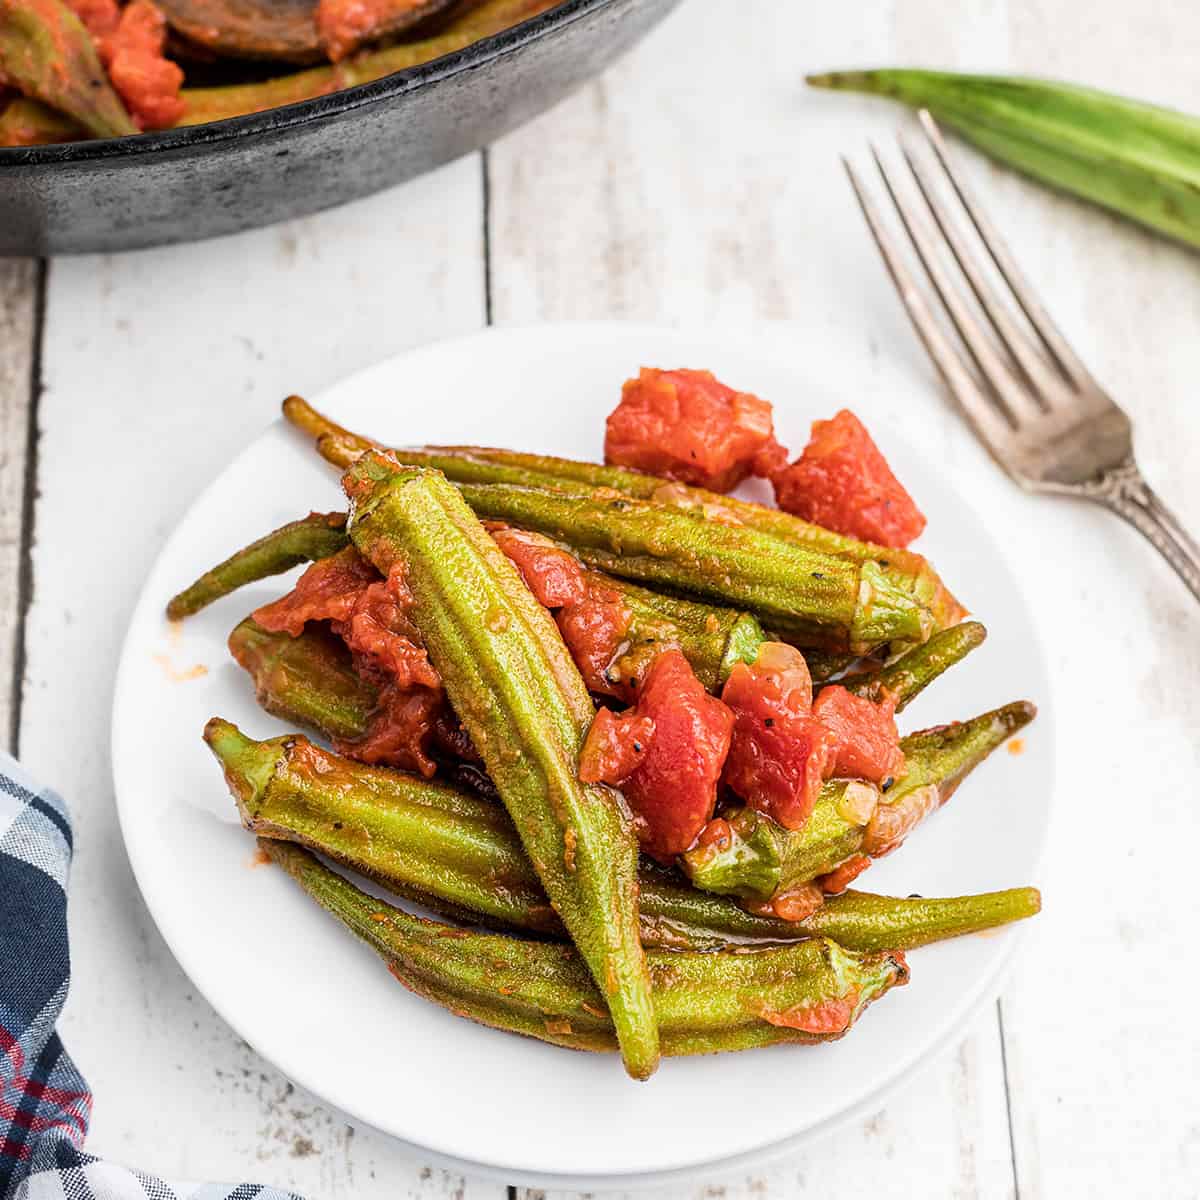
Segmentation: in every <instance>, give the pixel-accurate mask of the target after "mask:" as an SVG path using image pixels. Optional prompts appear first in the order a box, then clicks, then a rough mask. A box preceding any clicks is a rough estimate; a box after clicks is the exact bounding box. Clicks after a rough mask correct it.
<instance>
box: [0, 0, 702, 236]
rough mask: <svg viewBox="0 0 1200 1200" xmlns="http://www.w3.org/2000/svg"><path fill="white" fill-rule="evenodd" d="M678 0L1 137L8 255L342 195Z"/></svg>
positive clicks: (531, 95) (587, 60)
mask: <svg viewBox="0 0 1200 1200" xmlns="http://www.w3.org/2000/svg"><path fill="white" fill-rule="evenodd" d="M678 2H679V0H566V3H564V4H562V5H560V6H559V7H558V8H555V9H551V10H550V11H549V12H546V13H543V14H542V15H541V16H538V17H535V18H534V19H533V20H531V21H526V22H525V23H524V24H523V25H518V26H516V27H515V28H513V29H510V30H506V31H505V32H504V33H500V34H497V35H496V36H495V37H491V38H487V39H485V40H484V41H482V42H476V43H475V44H474V45H472V46H468V47H466V48H465V49H463V50H460V51H458V52H457V53H455V54H450V55H447V56H446V57H445V58H440V59H437V60H436V61H434V62H431V63H427V64H425V65H424V66H420V67H416V68H414V69H413V70H411V71H404V72H401V73H399V74H396V75H391V76H388V77H387V78H385V79H378V80H375V81H374V82H373V83H366V84H362V85H361V86H359V87H354V88H348V89H347V90H346V91H342V92H334V93H332V94H330V95H328V96H321V97H318V98H317V99H315V100H305V101H302V102H301V103H299V104H289V105H286V106H284V107H282V108H274V109H270V110H268V111H267V112H262V113H254V114H253V115H251V116H247V117H237V118H234V119H233V120H229V121H217V122H214V123H212V124H210V125H194V126H191V127H189V128H185V129H169V130H165V131H163V132H161V133H146V134H141V135H139V136H138V137H129V138H115V139H106V140H99V141H89V142H73V143H67V144H64V145H57V146H29V147H21V148H11V147H10V148H0V255H6V254H70V253H80V252H85V251H108V250H127V249H131V248H134V247H139V246H154V245H159V244H162V243H166V242H183V241H192V240H195V239H197V238H206V237H213V236H215V235H218V234H223V233H233V232H235V231H236V230H239V229H249V228H252V227H253V226H256V225H267V224H270V223H271V222H273V221H280V220H283V219H284V218H286V217H294V216H300V215H302V214H304V213H311V212H315V211H316V210H318V209H322V208H329V207H331V206H332V205H335V204H342V203H344V202H345V201H347V200H353V199H355V198H356V197H359V196H365V195H367V194H368V193H370V192H374V191H378V190H379V189H380V188H384V187H387V186H389V185H390V184H393V183H398V182H400V181H401V180H404V179H411V178H412V177H413V176H415V175H420V174H421V173H422V172H423V171H428V170H430V169H431V168H433V167H436V166H439V165H440V164H441V163H444V162H448V161H449V160H450V159H453V158H457V157H458V156H459V155H461V154H466V153H469V152H470V151H472V150H477V149H478V148H479V147H480V146H483V145H486V144H487V143H488V142H490V141H492V140H493V139H495V138H497V137H500V136H501V135H502V134H504V133H507V132H508V131H509V130H510V129H513V128H515V127H516V126H517V125H519V124H521V123H522V122H523V121H527V120H529V119H530V118H531V117H533V116H535V115H536V114H537V113H539V112H541V111H542V110H543V109H545V108H549V107H550V106H551V105H552V104H554V103H555V102H556V101H558V100H560V99H561V98H562V97H563V96H565V95H566V94H567V93H568V92H570V91H571V90H572V89H573V88H575V87H577V86H578V85H579V84H581V83H583V82H584V81H585V80H587V79H589V78H590V77H591V76H592V75H594V74H596V73H597V72H598V71H600V70H601V69H602V68H603V67H605V66H606V65H607V64H608V63H609V62H610V61H611V60H612V59H614V58H616V57H617V56H618V55H620V54H621V53H622V52H623V51H625V50H627V49H628V48H629V47H630V46H632V45H633V43H634V42H636V41H637V40H638V38H640V37H641V36H642V34H644V33H645V32H646V31H647V30H649V29H650V28H651V27H652V26H653V25H654V24H656V23H657V22H658V21H659V20H660V19H661V18H662V17H664V16H665V15H666V14H667V13H668V12H669V11H670V10H671V9H672V8H674V7H675V5H676V4H677V3H678Z"/></svg>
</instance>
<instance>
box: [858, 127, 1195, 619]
mask: <svg viewBox="0 0 1200 1200" xmlns="http://www.w3.org/2000/svg"><path fill="white" fill-rule="evenodd" d="M920 123H921V128H922V129H923V130H924V132H925V137H926V140H927V141H928V142H929V146H930V148H931V149H932V152H933V153H932V155H929V154H924V155H922V154H919V153H918V152H917V151H916V150H915V149H914V148H913V147H912V146H911V145H909V144H908V142H907V141H906V140H905V139H904V138H903V137H902V138H901V139H900V145H901V150H902V152H903V154H904V158H905V161H906V162H907V164H908V167H909V170H910V171H911V173H912V177H913V180H915V182H916V185H917V186H916V192H917V193H919V194H920V196H921V197H922V199H921V200H918V199H917V198H916V196H915V195H908V196H906V195H905V194H904V191H903V190H902V189H901V188H899V187H897V186H896V183H897V181H896V179H894V178H893V176H892V175H891V174H889V172H888V168H887V167H886V166H885V165H884V162H883V160H882V159H881V158H880V156H879V153H878V151H877V150H875V148H874V147H872V154H873V155H874V158H875V163H876V165H877V166H878V168H879V173H880V175H881V176H882V177H883V183H884V187H885V189H886V191H887V194H888V196H889V197H890V198H891V201H892V203H893V205H894V206H895V208H896V211H897V213H898V214H899V216H900V220H901V223H902V224H903V226H904V228H905V230H906V232H907V233H908V236H909V239H910V240H911V241H912V244H913V247H914V249H915V250H916V252H917V257H918V258H919V259H920V261H921V264H922V266H923V267H924V268H925V273H926V275H927V276H928V277H929V282H930V283H931V284H932V285H933V293H934V295H936V297H937V300H938V301H940V302H941V305H942V307H943V309H944V310H945V313H946V315H948V316H949V318H950V322H951V323H952V324H953V326H954V328H955V330H957V332H958V336H959V338H960V339H961V342H962V345H963V346H964V347H965V348H966V354H963V353H962V352H961V350H959V349H958V348H956V346H955V345H954V344H953V342H952V340H951V337H950V336H949V335H948V334H947V333H946V332H945V331H943V329H942V326H941V325H940V324H939V322H938V320H937V318H936V317H935V316H934V314H933V311H932V309H931V307H930V300H929V299H927V298H926V294H925V293H924V292H923V291H922V289H921V287H920V286H919V285H918V283H917V281H916V279H915V278H914V274H913V272H912V271H910V269H909V268H908V266H907V265H906V263H905V256H904V255H903V254H901V252H900V248H899V240H898V239H897V238H895V237H894V236H893V235H892V233H890V232H889V230H888V227H887V225H886V224H885V222H884V221H883V219H882V217H881V215H880V211H879V208H878V207H877V206H876V204H875V202H874V201H873V200H872V199H871V195H870V193H869V192H868V190H867V188H866V187H865V186H864V184H863V181H862V179H861V178H860V176H859V174H858V173H857V172H856V171H855V169H854V167H853V166H852V165H851V164H850V162H849V161H848V160H846V159H843V162H844V163H845V166H846V172H847V174H848V175H849V176H850V183H851V186H852V187H853V188H854V192H855V195H856V196H857V197H858V202H859V204H860V205H861V206H862V210H863V215H864V216H865V217H866V219H867V224H868V225H869V226H870V227H871V233H872V234H873V235H874V238H875V242H876V245H878V247H879V252H880V253H881V254H882V255H883V260H884V262H885V263H886V265H887V269H888V272H889V274H890V275H891V277H892V282H893V283H894V284H895V285H896V290H897V291H898V292H899V293H900V299H901V300H902V301H903V303H904V307H905V308H906V309H907V310H908V315H909V317H911V318H912V323H913V325H914V326H916V330H917V333H918V335H919V336H920V338H921V341H922V342H923V343H924V345H925V349H926V350H927V351H928V352H929V356H930V357H931V358H932V359H933V361H934V364H935V365H936V366H937V368H938V370H939V371H940V372H941V374H942V377H943V378H944V379H945V381H946V384H947V386H948V387H949V389H950V391H951V393H952V394H953V396H954V398H955V399H956V400H957V401H958V404H959V406H960V407H961V408H962V411H963V413H964V415H965V416H966V418H967V420H968V421H969V422H970V424H971V426H972V428H973V429H974V430H975V432H976V434H977V435H978V436H979V438H980V440H981V441H982V442H983V443H984V445H985V446H986V447H987V448H988V450H989V451H990V452H991V455H992V457H993V458H994V459H995V460H996V461H997V462H998V463H999V464H1000V466H1002V467H1003V468H1004V469H1005V470H1006V471H1007V472H1008V473H1009V475H1011V476H1012V478H1013V479H1015V480H1016V481H1017V483H1019V484H1020V485H1021V486H1022V487H1023V488H1026V489H1027V490H1029V491H1032V492H1051V493H1054V494H1056V495H1065V496H1076V497H1078V498H1080V499H1083V500H1092V501H1095V502H1096V503H1098V504H1103V505H1104V506H1105V507H1106V508H1109V509H1111V510H1112V511H1113V512H1115V513H1116V514H1117V515H1118V516H1121V517H1123V518H1124V519H1125V520H1126V521H1128V522H1129V523H1130V524H1131V525H1132V526H1133V527H1134V528H1135V529H1137V530H1138V531H1139V532H1140V533H1142V534H1144V535H1145V536H1146V538H1147V539H1148V540H1149V541H1150V543H1151V544H1152V545H1153V546H1154V547H1155V549H1156V550H1158V551H1159V553H1160V554H1162V556H1163V557H1164V558H1165V559H1166V560H1167V562H1169V563H1170V564H1171V566H1172V567H1174V568H1175V571H1176V573H1177V574H1178V575H1179V577H1180V578H1181V579H1182V580H1183V582H1184V583H1185V584H1186V585H1187V586H1188V588H1189V589H1190V590H1191V592H1192V595H1193V596H1195V597H1196V599H1197V600H1200V546H1197V544H1196V542H1195V541H1194V540H1193V538H1192V537H1191V535H1190V534H1188V532H1187V531H1186V530H1185V529H1184V528H1183V526H1182V525H1180V523H1179V521H1178V520H1177V519H1176V518H1175V517H1174V516H1173V515H1172V513H1171V512H1170V511H1169V510H1168V509H1167V507H1166V506H1165V505H1164V504H1163V502H1162V501H1161V500H1160V499H1159V498H1158V497H1157V496H1156V495H1155V494H1154V492H1153V491H1152V490H1151V488H1150V485H1149V484H1148V483H1147V482H1146V481H1145V479H1143V478H1142V473H1141V471H1140V470H1139V469H1138V465H1137V463H1136V462H1135V461H1134V457H1133V436H1132V434H1133V427H1132V425H1131V424H1130V421H1129V418H1128V417H1127V416H1126V415H1125V413H1124V412H1123V411H1122V410H1121V409H1120V408H1119V407H1118V406H1117V404H1116V403H1115V402H1114V401H1113V400H1112V399H1111V398H1110V397H1109V395H1108V394H1107V393H1106V392H1105V391H1104V389H1103V388H1102V387H1101V386H1100V385H1099V384H1098V383H1097V382H1096V381H1095V379H1093V378H1092V376H1091V374H1090V373H1089V372H1088V370H1087V368H1086V367H1085V366H1084V365H1083V363H1082V362H1080V360H1079V358H1078V357H1077V356H1076V354H1075V353H1074V351H1073V350H1072V349H1071V347H1070V346H1069V345H1068V344H1067V342H1066V340H1065V339H1064V338H1063V336H1062V334H1061V333H1059V331H1058V329H1057V328H1056V327H1055V325H1054V322H1053V321H1051V319H1050V317H1049V315H1048V314H1047V313H1046V310H1045V309H1044V308H1043V307H1042V305H1041V304H1040V303H1039V301H1038V300H1037V297H1036V296H1035V295H1034V294H1033V291H1032V290H1031V288H1030V286H1029V284H1028V283H1027V282H1026V280H1025V277H1024V276H1023V275H1022V273H1021V271H1020V269H1019V268H1018V267H1017V265H1016V263H1015V262H1014V261H1013V258H1012V255H1011V254H1010V253H1009V251H1008V248H1007V247H1006V246H1005V244H1004V242H1003V241H1002V240H1001V238H1000V236H999V235H998V234H997V233H996V230H995V228H994V227H993V226H992V224H991V222H990V221H989V220H988V219H987V217H986V216H985V215H984V213H983V211H982V210H981V209H980V207H979V205H978V204H977V203H976V201H975V199H974V198H973V196H972V195H971V192H970V191H969V190H968V188H967V185H966V183H965V182H964V180H963V178H962V176H961V174H960V173H959V172H957V171H956V170H955V169H954V168H953V167H952V166H951V165H950V160H949V156H948V154H947V151H946V145H945V142H944V141H943V140H942V135H941V131H940V130H939V129H938V127H937V125H936V124H935V122H934V120H933V118H932V117H931V116H930V115H929V113H928V112H925V111H922V112H921V114H920ZM930 159H932V161H933V162H934V163H936V164H937V166H940V168H941V174H944V176H945V178H946V179H948V180H949V182H950V185H951V188H952V190H953V193H954V195H956V196H957V198H958V205H954V204H953V203H952V202H949V203H948V202H947V198H946V197H945V196H944V195H943V194H942V191H941V189H940V187H939V184H938V181H937V176H938V175H939V172H938V169H937V166H931V165H930ZM901 174H902V172H901ZM958 206H961V209H962V210H963V211H965V212H966V214H967V216H968V217H969V218H970V223H971V225H973V226H974V229H975V233H976V234H977V235H978V237H977V240H978V241H979V242H980V243H982V245H983V247H984V248H985V249H986V251H987V253H988V255H989V256H990V257H991V259H992V262H993V263H994V264H995V267H996V270H997V271H998V272H999V276H1000V278H1001V279H1003V281H1004V283H1006V284H1007V286H1008V291H1009V293H1010V294H1011V299H1010V301H1005V300H1004V299H1002V298H1001V297H1000V296H999V295H998V289H996V288H994V287H993V286H992V285H991V284H989V283H988V281H987V279H986V278H985V272H984V269H983V268H981V266H980V258H979V257H977V256H976V254H975V253H974V252H973V251H972V249H971V245H970V242H971V241H973V240H975V239H972V238H971V237H970V236H969V235H968V234H967V233H966V231H965V228H964V224H963V222H962V221H961V220H960V218H959V217H957V216H956V215H954V213H953V212H952V211H951V209H952V208H957V207H958ZM930 216H932V218H933V222H932V224H931V223H930V221H929V217H930ZM947 247H948V248H949V251H950V254H949V255H947V254H946V253H945V250H946V248H947ZM951 257H952V258H953V260H954V262H956V263H957V265H958V270H959V272H961V278H954V276H955V274H956V273H955V271H954V268H953V267H952V266H951V265H950V258H951ZM962 279H965V280H966V283H967V284H968V285H969V288H970V292H971V293H973V294H974V297H975V301H976V306H972V304H971V302H970V300H969V299H968V295H967V290H966V288H964V287H963V286H962ZM930 299H932V297H931V298H930ZM1012 300H1015V301H1016V305H1017V307H1018V308H1019V309H1020V311H1021V312H1022V313H1023V314H1024V317H1025V321H1026V322H1027V324H1028V330H1027V329H1026V328H1025V327H1024V325H1023V323H1022V321H1021V319H1020V317H1018V316H1017V313H1016V312H1015V311H1014V310H1013V308H1012V306H1011V301H1012ZM933 303H935V304H936V303H937V301H933ZM978 313H982V314H983V316H984V317H985V318H986V323H987V325H989V326H990V329H991V332H990V333H989V332H988V331H987V329H986V328H985V327H984V322H983V321H981V320H980V319H979V316H978V315H977V314H978ZM1030 331H1031V332H1032V335H1033V336H1031V335H1030Z"/></svg>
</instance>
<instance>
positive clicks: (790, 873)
mask: <svg viewBox="0 0 1200 1200" xmlns="http://www.w3.org/2000/svg"><path fill="white" fill-rule="evenodd" d="M1035 713H1036V709H1035V708H1034V707H1033V705H1032V704H1029V703H1028V702H1027V701H1017V702H1015V703H1013V704H1006V705H1004V707H1002V708H997V709H993V710H992V711H991V712H986V713H983V714H982V715H980V716H978V717H974V718H973V719H972V720H969V721H963V722H956V723H955V724H953V725H944V726H941V727H939V728H937V729H931V730H926V731H924V732H922V733H916V734H910V735H909V736H908V737H906V738H904V739H903V740H902V741H901V743H900V745H901V747H902V748H903V750H904V757H905V765H906V772H905V774H904V776H903V777H902V778H901V779H899V780H897V781H896V782H895V783H894V784H893V785H892V787H891V788H890V789H889V790H888V791H887V792H886V793H885V794H883V795H882V796H878V795H877V793H876V792H875V789H874V788H873V787H872V786H871V785H870V784H865V783H860V782H858V781H855V780H844V779H832V780H830V781H829V782H828V783H826V784H825V786H824V787H823V788H822V789H821V793H820V795H819V796H818V798H817V803H816V805H815V807H814V808H813V812H812V815H811V816H810V817H809V819H808V821H807V822H806V823H805V825H804V826H803V827H802V828H800V829H795V830H789V829H784V828H783V826H782V825H779V824H777V823H776V822H775V821H773V820H771V818H770V817H768V816H766V815H765V814H763V813H760V812H756V811H755V810H754V809H751V808H738V809H735V810H733V811H732V812H728V813H725V814H724V820H725V821H726V823H727V825H728V827H729V836H728V837H727V838H725V839H723V840H715V841H712V842H711V843H709V844H707V845H701V846H697V847H695V848H694V849H692V850H689V851H688V852H687V853H686V854H684V855H683V856H682V858H681V865H682V866H683V869H684V871H685V872H686V873H687V875H688V878H689V879H691V881H692V883H694V884H695V885H696V886H697V887H699V888H702V889H704V890H705V891H710V892H717V893H720V894H721V895H731V896H739V897H741V898H743V899H746V900H752V901H757V902H763V901H767V900H771V899H772V898H775V897H778V896H781V895H783V894H785V893H787V892H788V891H790V890H791V889H793V888H796V887H799V886H800V885H802V884H804V883H808V882H809V881H811V880H813V879H816V878H818V877H820V876H822V875H827V874H828V873H829V872H831V871H833V870H834V869H835V868H837V867H839V866H841V865H842V863H844V862H846V861H847V860H848V859H850V858H851V857H853V856H854V855H856V854H860V853H866V854H868V855H872V854H874V853H875V850H876V849H877V847H875V846H873V845H872V842H871V839H872V838H873V837H876V836H881V837H885V836H886V835H885V833H883V832H882V831H885V830H886V828H887V824H888V818H889V817H890V816H897V817H898V816H899V815H900V814H902V813H904V812H905V811H906V806H911V807H909V808H908V811H917V812H918V817H917V819H918V820H919V819H921V818H922V817H923V816H924V815H926V814H927V813H928V812H930V811H932V810H933V809H935V808H938V807H940V806H941V805H943V804H945V802H946V801H947V800H948V799H949V798H950V796H951V795H953V793H954V790H955V789H956V788H957V787H958V785H959V784H960V783H961V782H962V781H963V779H965V778H966V777H967V775H968V774H969V773H970V772H971V771H972V770H973V769H974V768H975V767H976V766H978V765H979V763H981V762H982V761H983V760H984V759H985V758H986V757H987V756H988V755H989V754H990V753H991V752H992V751H993V750H994V749H996V747H997V746H1000V745H1002V744H1003V743H1004V742H1005V741H1007V740H1008V739H1009V738H1010V737H1011V736H1012V735H1013V734H1014V733H1016V732H1017V730H1019V729H1021V728H1023V727H1024V726H1025V725H1027V724H1028V723H1029V722H1030V721H1031V720H1033V717H1034V715H1035ZM907 832H908V829H905V830H904V831H903V834H907ZM903 834H902V836H903ZM883 844H885V845H886V842H885V843H883ZM888 848H890V846H888Z"/></svg>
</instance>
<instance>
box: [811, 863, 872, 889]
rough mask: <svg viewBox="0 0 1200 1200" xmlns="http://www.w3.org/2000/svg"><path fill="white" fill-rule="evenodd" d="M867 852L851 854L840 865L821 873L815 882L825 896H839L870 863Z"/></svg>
mask: <svg viewBox="0 0 1200 1200" xmlns="http://www.w3.org/2000/svg"><path fill="white" fill-rule="evenodd" d="M871 862H872V859H871V856H870V855H869V854H853V855H851V856H850V857H849V858H848V859H846V861H845V862H844V863H842V865H841V866H840V867H834V869H833V870H832V871H830V872H829V873H828V874H826V875H822V876H821V877H820V878H819V879H818V880H817V883H818V885H819V886H820V888H821V891H822V892H823V893H824V894H825V895H826V896H840V895H841V894H842V893H843V892H844V891H845V890H846V889H847V888H848V887H849V886H850V885H851V884H852V883H853V882H854V881H855V880H856V879H857V878H858V877H859V876H860V875H861V874H862V873H863V872H864V871H865V870H866V869H867V868H868V867H869V866H870V865H871Z"/></svg>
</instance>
